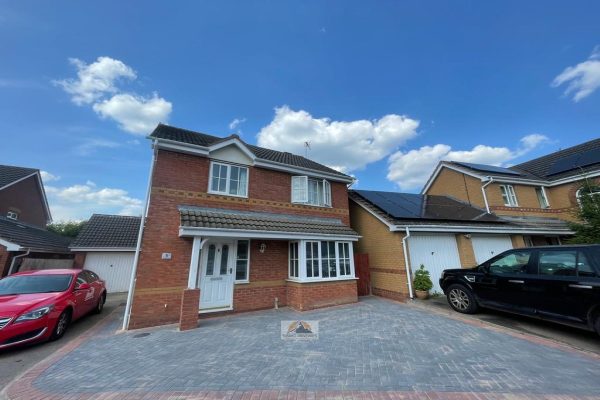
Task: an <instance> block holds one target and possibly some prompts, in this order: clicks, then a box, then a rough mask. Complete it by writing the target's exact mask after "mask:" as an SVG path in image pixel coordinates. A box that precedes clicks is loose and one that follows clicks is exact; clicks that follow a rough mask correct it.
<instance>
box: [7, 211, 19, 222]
mask: <svg viewBox="0 0 600 400" xmlns="http://www.w3.org/2000/svg"><path fill="white" fill-rule="evenodd" d="M6 218H9V219H14V220H15V221H16V220H18V219H19V213H18V212H16V211H9V212H7V213H6Z"/></svg>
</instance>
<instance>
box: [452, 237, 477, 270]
mask: <svg viewBox="0 0 600 400" xmlns="http://www.w3.org/2000/svg"><path fill="white" fill-rule="evenodd" d="M455 237H456V244H457V245H458V257H459V258H460V265H461V267H462V268H471V267H474V266H476V265H477V260H475V251H474V250H473V243H472V242H471V238H466V237H465V234H463V233H457V234H456V235H455Z"/></svg>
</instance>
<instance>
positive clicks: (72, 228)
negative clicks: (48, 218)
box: [47, 221, 87, 238]
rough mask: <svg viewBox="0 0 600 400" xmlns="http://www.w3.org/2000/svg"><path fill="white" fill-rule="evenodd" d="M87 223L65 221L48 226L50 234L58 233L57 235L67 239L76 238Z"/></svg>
mask: <svg viewBox="0 0 600 400" xmlns="http://www.w3.org/2000/svg"><path fill="white" fill-rule="evenodd" d="M86 222H87V221H67V222H56V223H53V224H50V225H48V227H47V228H48V230H49V231H50V232H54V233H58V234H59V235H62V236H66V237H69V238H74V237H76V236H77V235H78V234H79V232H80V231H81V229H82V228H83V226H84V225H85V223H86Z"/></svg>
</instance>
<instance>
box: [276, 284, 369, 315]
mask: <svg viewBox="0 0 600 400" xmlns="http://www.w3.org/2000/svg"><path fill="white" fill-rule="evenodd" d="M287 297H288V298H287V304H288V306H290V307H292V308H294V309H296V310H299V311H306V310H313V309H315V308H322V307H328V306H334V305H340V304H348V303H356V302H357V301H358V294H357V290H356V281H355V280H347V281H338V282H335V281H333V282H315V283H295V282H288V284H287Z"/></svg>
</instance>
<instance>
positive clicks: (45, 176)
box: [40, 171, 60, 184]
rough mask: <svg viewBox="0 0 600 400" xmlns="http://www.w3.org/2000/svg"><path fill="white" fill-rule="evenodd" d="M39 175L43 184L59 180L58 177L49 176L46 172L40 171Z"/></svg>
mask: <svg viewBox="0 0 600 400" xmlns="http://www.w3.org/2000/svg"><path fill="white" fill-rule="evenodd" d="M40 175H41V176H42V182H44V184H46V183H48V182H52V181H57V180H59V179H60V176H58V175H54V174H51V173H50V172H48V171H40Z"/></svg>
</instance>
